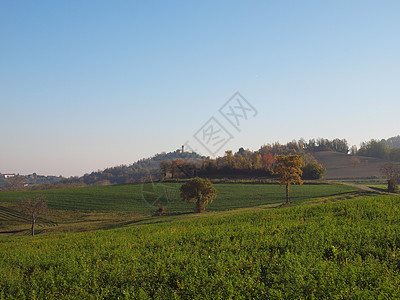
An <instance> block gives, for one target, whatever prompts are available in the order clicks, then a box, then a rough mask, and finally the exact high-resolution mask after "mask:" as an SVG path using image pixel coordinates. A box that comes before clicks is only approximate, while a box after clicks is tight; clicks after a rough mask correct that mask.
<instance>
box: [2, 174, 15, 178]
mask: <svg viewBox="0 0 400 300" xmlns="http://www.w3.org/2000/svg"><path fill="white" fill-rule="evenodd" d="M3 176H4V178H11V177H14V176H15V174H3Z"/></svg>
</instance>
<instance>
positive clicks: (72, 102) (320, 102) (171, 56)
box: [0, 1, 400, 176]
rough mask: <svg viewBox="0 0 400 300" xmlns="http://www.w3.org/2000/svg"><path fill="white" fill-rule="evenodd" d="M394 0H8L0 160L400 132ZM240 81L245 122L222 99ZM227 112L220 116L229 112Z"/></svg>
mask: <svg viewBox="0 0 400 300" xmlns="http://www.w3.org/2000/svg"><path fill="white" fill-rule="evenodd" d="M399 13H400V2H399V1H379V2H378V1H329V2H328V1H197V2H195V1H186V2H183V1H64V2H61V1H36V2H33V1H1V2H0V103H1V110H0V116H1V121H2V125H3V126H2V127H3V130H2V135H1V148H0V172H2V173H6V172H12V173H21V174H27V173H32V172H36V173H38V174H52V175H64V176H70V175H83V174H84V173H86V172H91V171H93V170H97V169H103V168H105V167H109V166H114V165H119V164H129V163H132V162H134V161H136V160H138V159H141V158H143V157H149V156H152V155H153V154H155V153H159V152H162V151H166V152H169V151H172V150H175V149H177V148H178V147H179V146H180V145H182V144H183V143H185V142H186V141H189V142H190V143H191V145H192V147H193V148H195V149H197V150H198V151H199V152H201V153H202V154H205V155H207V154H208V153H207V151H205V150H204V149H203V148H202V146H201V145H199V144H196V141H195V139H194V138H193V134H194V133H196V132H197V130H198V129H199V128H201V127H202V125H203V124H204V123H205V122H206V121H207V120H208V119H209V118H210V117H212V116H215V117H216V118H217V119H218V120H220V122H222V124H223V126H225V127H226V129H227V130H228V131H229V132H231V133H232V135H233V136H234V138H233V139H232V140H231V141H230V142H229V143H228V144H226V145H225V146H224V148H222V149H221V151H220V153H223V151H224V150H228V149H232V150H234V151H235V150H237V149H238V148H239V147H244V148H249V149H252V150H255V149H258V148H259V147H260V146H261V145H263V144H265V143H272V142H275V141H280V142H282V143H285V142H287V141H290V140H292V139H299V138H301V137H303V138H305V139H309V138H318V137H325V138H330V139H331V138H336V137H338V138H346V139H347V140H348V141H349V142H350V144H356V145H359V143H360V142H362V141H365V140H369V139H371V138H379V139H380V138H388V137H391V136H394V135H398V134H400V128H399V117H398V115H399V111H400V101H399V96H400V84H399V82H400V55H399V53H400V35H399V32H400V18H399V17H398V16H399ZM236 91H239V92H240V93H241V94H242V95H243V96H244V97H245V98H246V99H247V100H248V101H249V102H250V103H251V104H252V105H253V106H254V107H255V108H256V109H257V111H258V114H257V116H256V117H254V118H249V119H248V120H247V121H246V122H243V124H241V128H240V132H238V131H235V129H234V128H233V127H230V124H229V123H227V122H225V121H226V120H224V119H223V118H221V115H219V114H218V109H219V108H220V107H221V106H222V105H223V104H224V103H225V102H226V101H227V100H228V99H229V98H230V97H231V96H232V95H233V94H234V93H235V92H236ZM224 122H225V123H224Z"/></svg>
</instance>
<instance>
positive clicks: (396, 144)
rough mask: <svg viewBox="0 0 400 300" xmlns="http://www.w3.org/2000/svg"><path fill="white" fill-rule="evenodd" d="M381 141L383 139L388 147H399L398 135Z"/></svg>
mask: <svg viewBox="0 0 400 300" xmlns="http://www.w3.org/2000/svg"><path fill="white" fill-rule="evenodd" d="M382 141H384V142H385V143H386V144H387V145H388V146H389V147H393V148H400V135H398V136H395V137H391V138H389V139H387V140H382Z"/></svg>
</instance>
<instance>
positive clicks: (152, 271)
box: [0, 195, 400, 299]
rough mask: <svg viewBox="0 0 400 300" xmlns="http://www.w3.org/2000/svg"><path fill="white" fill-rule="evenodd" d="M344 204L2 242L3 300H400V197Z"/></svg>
mask: <svg viewBox="0 0 400 300" xmlns="http://www.w3.org/2000/svg"><path fill="white" fill-rule="evenodd" d="M346 197H347V196H346V195H336V196H333V197H326V198H325V200H327V201H329V199H333V201H337V200H342V201H337V202H330V203H325V204H322V205H307V204H308V203H311V202H307V203H303V204H305V205H299V206H295V207H284V208H282V209H269V208H268V207H269V206H267V207H264V208H262V209H261V208H260V209H259V210H257V211H246V210H250V209H249V208H241V212H240V213H238V212H237V211H236V213H234V212H233V211H214V212H209V213H206V214H204V215H201V217H199V218H189V217H187V219H181V220H174V221H173V222H163V223H155V224H142V225H141V226H139V225H138V224H136V225H135V226H133V225H132V226H128V227H123V228H118V229H112V230H98V231H90V232H85V233H73V234H59V235H53V236H48V237H45V236H42V237H40V236H39V237H36V238H35V239H32V238H29V237H21V238H15V239H2V240H0V298H8V299H27V298H29V299H56V298H57V299H78V298H79V299H89V298H90V299H117V298H119V299H149V298H150V299H151V298H153V299H161V298H162V299H249V298H252V299H305V298H307V299H379V298H382V299H390V298H391V299H396V298H397V299H398V298H400V287H399V282H400V273H399V271H400V226H399V224H400V213H399V212H400V196H392V195H384V196H369V197H365V198H357V199H352V200H347V201H343V199H345V198H346ZM325 200H324V197H318V198H315V200H314V201H313V202H315V203H317V202H319V203H321V202H324V201H325ZM315 203H314V204H315ZM171 217H172V216H171ZM156 219H157V220H161V219H162V218H156Z"/></svg>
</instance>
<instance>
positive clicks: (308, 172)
mask: <svg viewBox="0 0 400 300" xmlns="http://www.w3.org/2000/svg"><path fill="white" fill-rule="evenodd" d="M301 170H302V171H303V175H302V176H301V178H303V179H322V178H324V176H325V174H326V168H324V167H323V166H322V165H321V164H318V163H310V164H307V165H306V166H305V167H303V168H302V169H301Z"/></svg>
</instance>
